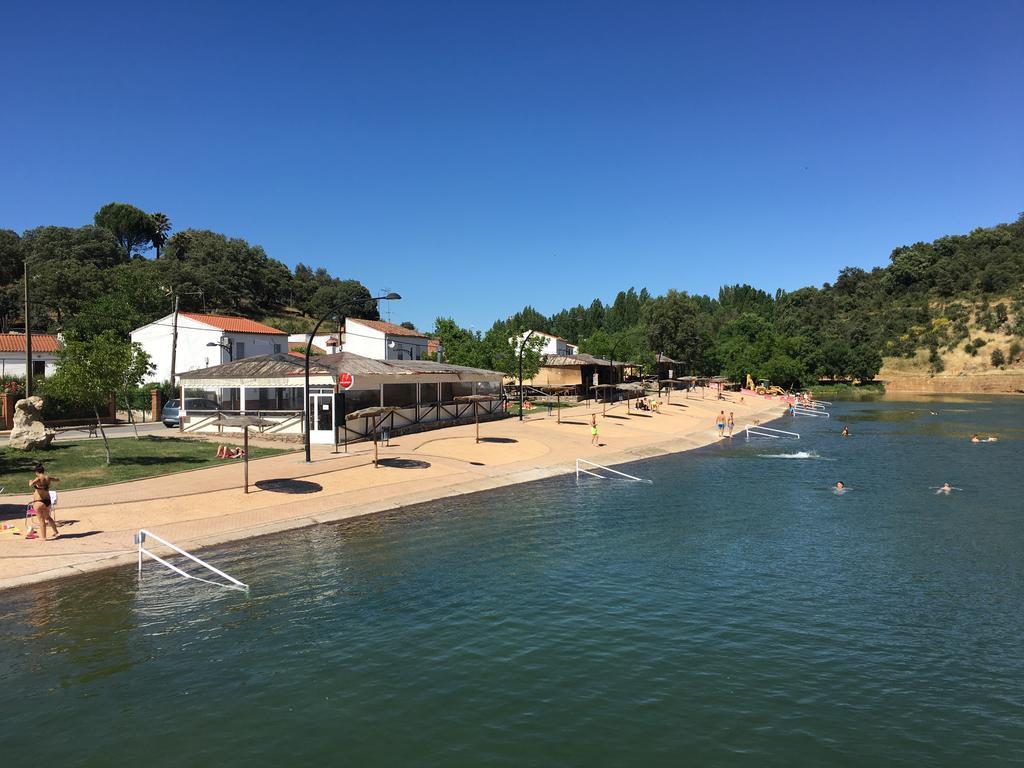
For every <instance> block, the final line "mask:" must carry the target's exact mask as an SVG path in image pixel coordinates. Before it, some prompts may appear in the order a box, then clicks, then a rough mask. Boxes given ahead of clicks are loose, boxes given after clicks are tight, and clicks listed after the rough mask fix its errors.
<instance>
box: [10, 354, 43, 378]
mask: <svg viewBox="0 0 1024 768" xmlns="http://www.w3.org/2000/svg"><path fill="white" fill-rule="evenodd" d="M32 360H33V361H38V360H42V361H43V362H45V363H46V373H45V375H46V376H52V375H53V374H54V372H55V371H56V370H57V355H55V354H54V353H53V352H33V353H32ZM24 375H25V353H24V352H5V353H3V355H2V356H0V376H24Z"/></svg>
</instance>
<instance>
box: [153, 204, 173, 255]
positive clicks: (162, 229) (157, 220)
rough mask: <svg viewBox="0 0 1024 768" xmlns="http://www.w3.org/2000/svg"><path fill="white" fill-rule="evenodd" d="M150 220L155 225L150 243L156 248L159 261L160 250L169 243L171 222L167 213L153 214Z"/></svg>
mask: <svg viewBox="0 0 1024 768" xmlns="http://www.w3.org/2000/svg"><path fill="white" fill-rule="evenodd" d="M149 218H150V221H151V222H152V225H153V232H152V234H151V235H150V242H151V243H153V247H154V248H156V257H157V258H158V259H159V258H160V249H161V248H163V245H164V243H166V242H167V237H168V235H169V234H170V232H171V220H170V219H169V218H168V217H167V214H166V213H151V214H150V215H149Z"/></svg>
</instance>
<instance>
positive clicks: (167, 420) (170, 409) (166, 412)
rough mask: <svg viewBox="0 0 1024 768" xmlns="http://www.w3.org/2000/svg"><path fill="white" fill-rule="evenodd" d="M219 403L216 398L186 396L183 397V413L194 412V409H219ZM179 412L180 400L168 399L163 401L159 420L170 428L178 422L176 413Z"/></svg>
mask: <svg viewBox="0 0 1024 768" xmlns="http://www.w3.org/2000/svg"><path fill="white" fill-rule="evenodd" d="M219 410H220V405H218V404H217V401H216V400H207V399H205V398H202V397H186V398H185V413H194V412H196V411H200V412H202V411H219ZM180 412H181V400H168V401H167V402H166V403H164V409H163V410H162V411H161V412H160V420H161V421H162V422H163V423H164V426H165V427H167V428H168V429H170V428H171V427H176V426H178V424H179V421H180V419H179V417H178V414H179V413H180Z"/></svg>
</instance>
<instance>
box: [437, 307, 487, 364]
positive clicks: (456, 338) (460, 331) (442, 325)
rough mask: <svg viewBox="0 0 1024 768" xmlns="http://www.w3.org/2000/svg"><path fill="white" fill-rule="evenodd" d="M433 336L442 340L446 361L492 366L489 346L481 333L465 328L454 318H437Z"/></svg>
mask: <svg viewBox="0 0 1024 768" xmlns="http://www.w3.org/2000/svg"><path fill="white" fill-rule="evenodd" d="M433 336H434V337H435V338H436V339H437V340H438V341H440V342H441V347H442V348H443V349H444V360H445V362H448V363H451V364H452V365H467V366H469V367H470V368H488V367H490V365H491V360H490V357H489V355H488V350H487V346H486V345H485V344H484V341H483V339H482V338H481V337H480V334H479V333H473V332H472V331H470V330H469V329H467V328H463V327H462V326H460V325H459V324H458V323H456V322H455V321H454V320H453V319H452V318H450V317H439V318H437V319H436V320H435V321H434V332H433Z"/></svg>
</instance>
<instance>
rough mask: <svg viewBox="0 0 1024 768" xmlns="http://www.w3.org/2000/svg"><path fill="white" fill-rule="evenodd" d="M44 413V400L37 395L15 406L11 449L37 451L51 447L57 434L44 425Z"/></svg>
mask: <svg viewBox="0 0 1024 768" xmlns="http://www.w3.org/2000/svg"><path fill="white" fill-rule="evenodd" d="M42 411H43V398H41V397H36V396H35V395H33V396H32V397H27V398H25V399H24V400H19V401H18V402H16V403H15V404H14V426H13V427H12V428H11V437H10V440H9V445H10V446H11V448H17V449H18V450H19V451H35V450H39V449H40V448H49V447H50V441H51V440H53V436H54V435H56V434H57V433H56V432H55V431H54V430H52V429H47V428H46V425H45V424H43V417H42Z"/></svg>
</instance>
